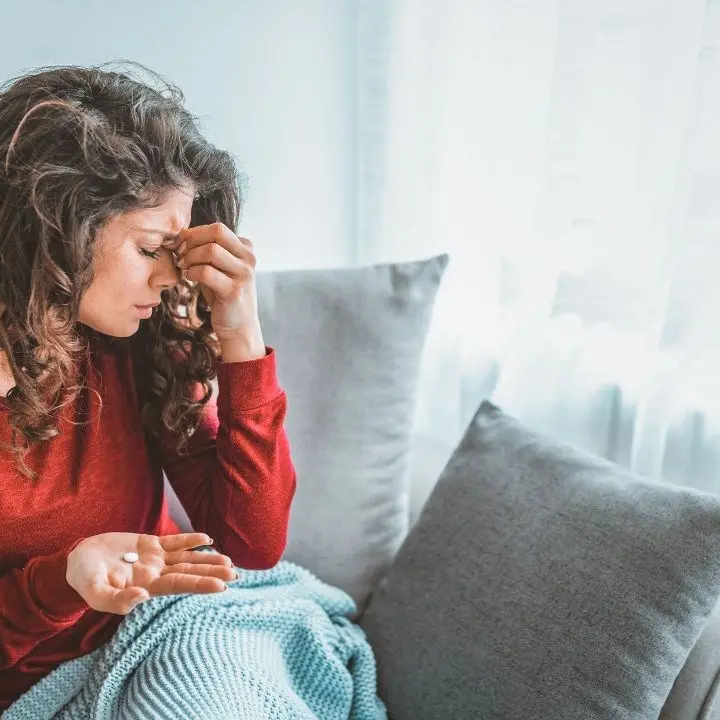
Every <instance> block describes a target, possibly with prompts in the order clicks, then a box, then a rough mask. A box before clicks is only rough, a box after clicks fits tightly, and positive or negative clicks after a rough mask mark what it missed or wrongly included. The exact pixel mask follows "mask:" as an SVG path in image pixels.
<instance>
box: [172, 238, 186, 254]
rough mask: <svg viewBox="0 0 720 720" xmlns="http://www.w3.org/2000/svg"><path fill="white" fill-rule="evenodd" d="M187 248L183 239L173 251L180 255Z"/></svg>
mask: <svg viewBox="0 0 720 720" xmlns="http://www.w3.org/2000/svg"><path fill="white" fill-rule="evenodd" d="M186 248H187V243H186V242H185V241H184V240H183V242H182V244H181V245H180V247H179V248H178V249H177V250H176V251H175V252H177V254H178V255H182V254H183V253H184V252H185V249H186Z"/></svg>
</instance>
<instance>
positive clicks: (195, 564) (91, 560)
mask: <svg viewBox="0 0 720 720" xmlns="http://www.w3.org/2000/svg"><path fill="white" fill-rule="evenodd" d="M211 542H212V540H211V539H210V538H209V537H208V536H207V535H206V534H204V533H181V534H179V535H164V536H158V535H145V534H140V533H123V532H111V533H103V534H101V535H93V536H92V537H89V538H86V539H85V540H82V541H81V542H80V543H78V544H77V545H76V546H75V548H74V549H73V550H72V552H71V553H70V554H69V556H68V563H67V574H66V576H67V581H68V583H69V584H70V585H71V587H73V588H74V589H75V590H76V591H77V592H78V594H79V595H80V596H81V597H82V598H83V599H84V600H85V601H86V602H87V603H88V605H89V606H90V607H91V608H93V609H95V610H99V611H101V612H110V613H116V614H118V615H126V614H127V613H128V612H130V610H132V608H133V607H135V606H136V605H137V604H138V603H139V602H142V601H144V600H147V599H148V598H149V597H151V596H156V595H176V594H181V593H214V592H221V591H223V590H224V589H225V587H226V586H225V583H226V582H228V581H230V580H232V579H234V578H235V577H236V573H235V569H234V568H233V564H232V560H231V559H230V558H229V557H227V556H226V555H221V554H217V553H206V552H200V551H198V550H193V548H196V547H198V546H200V545H208V544H210V543H211ZM129 552H133V553H137V555H138V560H137V561H136V562H134V563H129V562H126V561H125V560H123V555H124V554H125V553H129Z"/></svg>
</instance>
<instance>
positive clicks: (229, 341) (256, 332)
mask: <svg viewBox="0 0 720 720" xmlns="http://www.w3.org/2000/svg"><path fill="white" fill-rule="evenodd" d="M218 340H219V341H220V352H221V355H222V361H223V362H224V363H231V362H245V361H247V360H257V359H258V358H262V357H265V355H266V354H267V353H266V350H265V341H264V339H263V336H262V332H261V330H260V328H259V327H257V328H254V329H253V330H251V331H248V332H242V333H238V334H236V335H230V336H224V337H223V336H220V337H218Z"/></svg>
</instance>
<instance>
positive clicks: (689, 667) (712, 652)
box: [658, 605, 720, 720]
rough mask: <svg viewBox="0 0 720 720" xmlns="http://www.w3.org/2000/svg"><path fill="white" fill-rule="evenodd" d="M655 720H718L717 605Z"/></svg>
mask: <svg viewBox="0 0 720 720" xmlns="http://www.w3.org/2000/svg"><path fill="white" fill-rule="evenodd" d="M658 720H720V605H718V607H717V608H715V610H714V611H713V614H712V615H711V616H710V618H709V619H708V622H707V625H706V626H705V628H704V630H703V631H702V634H701V635H700V637H699V638H698V641H697V643H696V644H695V647H694V648H693V649H692V652H691V653H690V655H689V656H688V659H687V662H686V663H685V665H684V666H683V669H682V670H681V671H680V674H679V675H678V676H677V679H676V680H675V684H674V685H673V688H672V690H671V692H670V695H669V696H668V699H667V700H666V702H665V706H664V707H663V711H662V713H660V717H659V718H658Z"/></svg>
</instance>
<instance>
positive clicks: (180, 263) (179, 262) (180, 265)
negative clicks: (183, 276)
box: [175, 258, 185, 268]
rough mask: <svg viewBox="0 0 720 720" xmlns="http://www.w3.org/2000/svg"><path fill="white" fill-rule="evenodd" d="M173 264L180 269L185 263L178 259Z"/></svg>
mask: <svg viewBox="0 0 720 720" xmlns="http://www.w3.org/2000/svg"><path fill="white" fill-rule="evenodd" d="M175 264H176V265H177V266H178V267H179V268H181V267H182V266H183V265H185V261H184V260H183V259H182V258H178V259H177V260H176V261H175Z"/></svg>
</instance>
